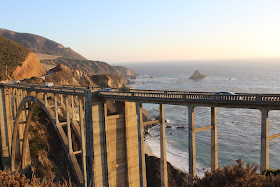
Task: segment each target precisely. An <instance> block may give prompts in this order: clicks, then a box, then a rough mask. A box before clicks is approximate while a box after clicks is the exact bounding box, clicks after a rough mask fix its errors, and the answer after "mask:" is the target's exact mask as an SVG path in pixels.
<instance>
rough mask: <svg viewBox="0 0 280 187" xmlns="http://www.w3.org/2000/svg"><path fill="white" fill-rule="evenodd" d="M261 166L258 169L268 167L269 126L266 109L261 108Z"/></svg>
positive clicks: (261, 169)
mask: <svg viewBox="0 0 280 187" xmlns="http://www.w3.org/2000/svg"><path fill="white" fill-rule="evenodd" d="M261 114H262V119H261V167H260V171H261V172H262V171H263V170H266V169H269V127H268V110H267V109H262V110H261Z"/></svg>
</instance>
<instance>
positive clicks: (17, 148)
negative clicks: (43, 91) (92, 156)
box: [11, 96, 58, 173]
mask: <svg viewBox="0 0 280 187" xmlns="http://www.w3.org/2000/svg"><path fill="white" fill-rule="evenodd" d="M27 103H29V104H30V108H29V109H30V110H29V112H28V115H27V117H26V122H25V123H26V124H25V126H24V131H23V141H21V140H18V135H19V125H20V118H21V115H22V112H23V110H24V108H26V104H27ZM38 107H39V108H41V109H43V110H44V111H45V113H46V114H47V116H48V118H49V119H50V121H51V123H52V125H53V127H54V128H55V130H56V131H57V132H58V130H57V128H56V124H55V121H54V119H53V117H52V115H51V113H52V111H51V110H50V109H48V108H47V107H46V106H45V105H44V104H43V103H42V102H41V101H40V100H39V99H37V98H36V97H33V96H27V97H25V98H24V99H23V100H22V101H21V103H20V105H19V107H18V109H17V113H16V118H15V122H14V129H13V136H12V137H13V138H12V146H11V147H12V149H11V170H12V171H15V170H16V169H17V168H18V167H21V170H22V172H23V173H24V172H25V169H27V168H28V162H31V160H28V159H30V157H29V155H28V154H29V153H28V151H29V147H28V135H29V127H30V122H31V117H32V115H33V113H34V110H35V109H36V108H38ZM17 142H18V143H19V144H21V145H19V144H17ZM18 154H19V155H21V158H18V160H17V159H16V156H18Z"/></svg>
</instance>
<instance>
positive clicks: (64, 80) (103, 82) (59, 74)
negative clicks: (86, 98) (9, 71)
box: [23, 64, 127, 88]
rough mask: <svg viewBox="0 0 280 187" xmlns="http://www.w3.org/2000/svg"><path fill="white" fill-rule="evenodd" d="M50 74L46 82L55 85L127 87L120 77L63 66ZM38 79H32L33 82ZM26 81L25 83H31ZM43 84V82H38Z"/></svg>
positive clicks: (123, 79) (52, 70)
mask: <svg viewBox="0 0 280 187" xmlns="http://www.w3.org/2000/svg"><path fill="white" fill-rule="evenodd" d="M49 72H50V74H49V75H47V76H46V77H45V80H44V82H53V83H54V84H55V85H77V86H95V87H113V88H121V87H124V86H126V82H127V81H126V79H125V78H123V77H122V76H120V75H110V74H101V75H91V74H87V73H86V72H84V71H81V70H79V69H74V68H69V67H67V66H65V65H63V64H59V65H57V66H56V67H55V68H53V69H51V70H50V71H49ZM36 80H37V81H38V79H32V82H33V83H35V82H34V81H36ZM30 81H31V80H25V81H23V82H30ZM38 83H41V82H38Z"/></svg>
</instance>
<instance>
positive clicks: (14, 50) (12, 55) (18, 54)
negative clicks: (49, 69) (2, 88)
mask: <svg viewBox="0 0 280 187" xmlns="http://www.w3.org/2000/svg"><path fill="white" fill-rule="evenodd" d="M30 52H31V51H30V50H29V49H27V48H26V47H24V46H22V45H20V44H18V43H16V42H14V41H11V40H9V39H7V38H5V37H3V36H1V35H0V80H5V79H7V78H8V77H7V76H6V65H7V67H8V76H10V77H11V76H12V74H13V72H14V70H15V69H16V67H17V66H20V65H21V62H23V61H24V60H25V58H26V57H27V55H28V54H29V53H30Z"/></svg>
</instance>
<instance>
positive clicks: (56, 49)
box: [0, 28, 86, 60]
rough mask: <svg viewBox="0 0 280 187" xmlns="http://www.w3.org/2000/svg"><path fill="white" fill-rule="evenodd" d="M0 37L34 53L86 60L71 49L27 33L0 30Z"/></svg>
mask: <svg viewBox="0 0 280 187" xmlns="http://www.w3.org/2000/svg"><path fill="white" fill-rule="evenodd" d="M0 35H2V36H4V37H6V38H8V39H10V40H13V41H15V42H17V43H19V44H21V45H23V46H25V47H27V48H28V49H30V50H32V51H33V52H35V53H42V54H48V55H56V56H63V57H67V58H71V59H78V60H86V58H84V57H83V56H81V55H80V54H78V53H76V52H75V51H73V50H72V49H71V48H67V47H64V46H63V45H62V44H59V43H57V42H55V41H52V40H49V39H47V38H44V37H42V36H38V35H35V34H29V33H18V32H14V31H10V30H6V29H1V28H0Z"/></svg>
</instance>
